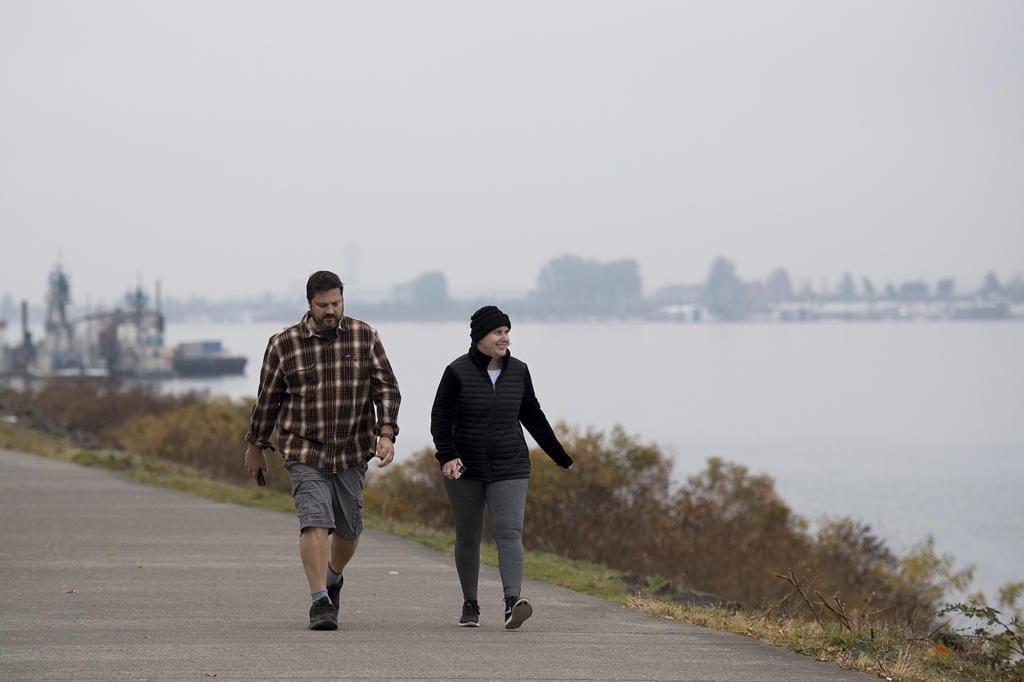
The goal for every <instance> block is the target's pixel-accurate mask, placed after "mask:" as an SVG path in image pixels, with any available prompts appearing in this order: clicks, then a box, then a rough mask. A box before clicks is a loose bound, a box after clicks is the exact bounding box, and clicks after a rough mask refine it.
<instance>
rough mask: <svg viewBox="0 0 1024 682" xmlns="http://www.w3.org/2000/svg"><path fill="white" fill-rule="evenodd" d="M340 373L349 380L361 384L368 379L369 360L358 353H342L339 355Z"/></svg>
mask: <svg viewBox="0 0 1024 682" xmlns="http://www.w3.org/2000/svg"><path fill="white" fill-rule="evenodd" d="M341 374H342V376H343V377H344V378H345V379H346V380H347V381H349V382H353V383H356V384H362V383H363V382H366V381H369V379H370V361H369V358H367V357H366V356H365V355H362V354H360V353H344V354H342V356H341Z"/></svg>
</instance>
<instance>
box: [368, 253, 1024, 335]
mask: <svg viewBox="0 0 1024 682" xmlns="http://www.w3.org/2000/svg"><path fill="white" fill-rule="evenodd" d="M962 299H975V300H985V301H1006V302H1013V303H1022V302H1024V279H1022V278H1021V277H1020V276H1018V277H1016V278H1014V279H1013V280H1011V281H1010V282H1009V283H1007V284H1003V283H1001V282H1000V280H999V278H998V277H997V276H996V275H995V273H993V272H989V273H988V274H987V275H986V277H985V280H984V283H983V284H982V286H981V287H980V288H979V289H977V290H976V291H972V292H966V293H960V292H958V291H957V290H956V282H955V280H954V279H953V278H952V277H943V278H941V279H939V280H938V281H937V282H935V283H934V284H929V283H928V282H925V281H923V280H907V281H904V282H900V283H886V284H885V285H884V286H876V285H875V284H874V282H872V280H871V279H870V278H868V277H860V278H859V280H858V279H857V278H855V277H854V276H853V275H852V274H851V273H848V272H847V273H843V275H842V276H841V278H840V280H839V283H838V285H837V286H836V287H835V288H834V290H828V289H827V288H825V287H822V288H821V289H819V290H815V289H814V287H813V286H812V285H811V283H810V282H805V283H803V284H802V286H800V287H799V288H797V287H796V286H794V284H793V281H792V278H791V277H790V275H789V272H788V271H787V270H786V269H785V268H782V267H779V268H776V269H774V270H773V271H772V272H771V273H769V275H768V276H767V277H766V278H764V279H763V280H756V279H755V280H744V279H743V278H741V277H740V275H739V273H738V271H737V268H736V265H735V264H734V263H733V262H732V261H730V260H729V259H727V258H724V257H719V258H716V259H715V260H714V262H713V263H712V264H711V269H710V272H709V273H708V276H707V278H706V279H705V280H704V281H703V282H699V283H695V284H673V285H669V286H665V287H661V288H659V289H658V290H657V291H655V292H654V293H653V294H652V295H650V296H644V293H643V281H642V278H641V274H640V265H639V263H638V262H637V261H636V260H635V259H631V258H627V259H621V260H614V261H609V262H600V261H597V260H587V259H583V258H580V257H578V256H573V255H564V256H559V257H558V258H555V259H553V260H551V261H549V262H548V263H547V264H546V265H544V267H543V268H542V269H541V271H540V274H539V275H538V277H537V283H536V287H535V288H534V289H533V290H532V291H530V292H529V293H528V294H527V295H526V296H525V297H522V298H514V299H508V300H504V301H494V300H492V299H486V300H485V299H482V298H481V299H479V300H476V299H460V300H455V299H452V298H451V296H450V295H449V293H448V287H447V281H446V279H445V276H444V274H443V273H441V272H430V273H426V274H423V275H420V276H418V277H416V278H414V279H413V280H410V281H408V282H405V283H403V284H400V285H398V286H396V287H395V288H394V293H393V297H392V298H391V300H388V301H382V302H379V303H373V304H363V303H360V304H358V305H359V309H360V311H362V312H363V314H366V315H372V316H373V317H374V318H375V319H389V318H390V319H409V320H419V319H421V320H427V319H430V320H444V319H462V318H463V317H465V315H466V311H467V310H472V309H473V308H474V307H475V306H477V305H483V304H484V303H498V304H499V305H500V306H502V307H503V308H504V309H506V310H507V311H508V312H510V313H514V314H515V315H516V316H517V317H519V318H520V319H531V320H543V321H557V320H567V319H574V320H580V319H584V320H585V319H605V318H613V319H623V318H640V319H647V318H657V317H658V316H659V315H660V314H661V313H662V311H664V310H666V309H673V308H679V307H685V306H690V307H691V308H692V310H693V311H695V314H696V315H697V317H699V313H696V311H701V310H703V311H706V312H707V313H708V314H709V315H711V316H713V317H714V318H715V319H719V320H742V319H746V318H748V317H750V316H752V315H758V314H762V313H765V312H768V311H770V310H771V309H772V307H773V306H777V305H779V304H784V303H822V302H854V301H861V302H876V301H892V302H901V303H913V302H924V301H954V300H962Z"/></svg>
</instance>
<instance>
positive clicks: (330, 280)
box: [306, 270, 345, 303]
mask: <svg viewBox="0 0 1024 682" xmlns="http://www.w3.org/2000/svg"><path fill="white" fill-rule="evenodd" d="M331 289H339V290H341V293H343V294H344V293H345V285H344V284H342V283H341V278H339V277H338V276H337V275H335V274H334V273H333V272H330V271H329V270H317V271H316V272H314V273H313V274H312V275H310V276H309V279H307V280H306V302H307V303H308V302H310V301H312V300H313V297H314V296H316V295H317V294H319V293H320V292H322V291H330V290H331Z"/></svg>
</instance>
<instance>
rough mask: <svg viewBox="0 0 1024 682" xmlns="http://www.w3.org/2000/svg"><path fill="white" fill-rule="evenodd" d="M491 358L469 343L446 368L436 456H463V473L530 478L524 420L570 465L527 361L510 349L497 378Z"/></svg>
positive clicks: (436, 421) (435, 412)
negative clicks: (491, 368)
mask: <svg viewBox="0 0 1024 682" xmlns="http://www.w3.org/2000/svg"><path fill="white" fill-rule="evenodd" d="M488 362H490V358H489V357H488V356H486V355H484V354H483V353H481V352H480V351H478V350H477V349H476V348H470V349H469V352H468V353H466V354H465V355H462V356H459V357H458V358H456V359H455V360H453V361H452V362H451V364H449V365H448V366H447V367H446V368H445V370H444V374H443V375H442V376H441V383H440V384H439V385H438V387H437V395H436V396H435V397H434V407H433V409H432V410H431V412H430V433H431V435H432V436H433V437H434V447H435V448H436V449H437V461H438V462H439V463H440V464H442V465H443V464H444V463H445V462H448V461H450V460H453V459H455V458H456V457H458V458H461V459H462V463H463V465H465V467H466V472H465V473H464V474H463V477H464V478H467V479H472V480H479V481H503V480H508V479H513V478H529V477H530V455H529V450H528V448H527V447H526V439H525V438H524V436H523V429H522V426H525V427H526V429H527V431H529V432H530V435H531V436H533V439H534V440H535V441H537V444H538V445H539V446H540V447H541V449H542V450H544V452H546V453H547V455H548V456H549V457H550V458H551V459H553V460H554V461H555V463H556V464H558V465H559V466H561V467H568V466H569V465H571V464H572V457H570V456H569V455H568V453H566V451H565V448H563V447H562V444H561V443H559V442H558V438H557V436H555V432H554V430H553V429H552V428H551V424H550V423H548V419H547V417H546V416H544V412H543V411H542V410H541V409H540V403H539V402H537V396H536V395H535V394H534V392H533V380H532V379H531V378H530V370H529V368H527V366H526V363H524V362H522V361H521V360H518V359H516V358H513V357H512V355H511V354H506V355H505V358H504V360H503V362H502V368H501V374H500V375H499V376H498V380H497V382H495V383H494V384H492V383H491V377H490V376H489V375H488V374H487V364H488ZM520 424H522V426H520Z"/></svg>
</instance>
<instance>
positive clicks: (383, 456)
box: [377, 437, 395, 467]
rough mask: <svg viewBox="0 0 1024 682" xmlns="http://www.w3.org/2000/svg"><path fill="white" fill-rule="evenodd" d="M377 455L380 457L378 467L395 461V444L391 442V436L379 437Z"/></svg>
mask: <svg viewBox="0 0 1024 682" xmlns="http://www.w3.org/2000/svg"><path fill="white" fill-rule="evenodd" d="M377 456H378V457H380V464H378V465H377V466H378V467H386V466H387V465H389V464H391V462H392V461H394V459H395V444H394V443H393V442H391V439H390V438H384V437H381V438H378V439H377Z"/></svg>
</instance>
